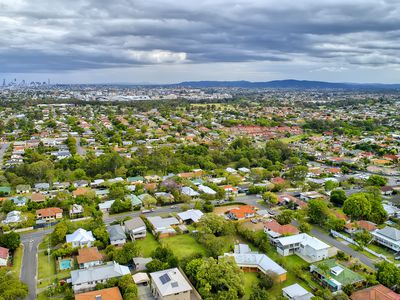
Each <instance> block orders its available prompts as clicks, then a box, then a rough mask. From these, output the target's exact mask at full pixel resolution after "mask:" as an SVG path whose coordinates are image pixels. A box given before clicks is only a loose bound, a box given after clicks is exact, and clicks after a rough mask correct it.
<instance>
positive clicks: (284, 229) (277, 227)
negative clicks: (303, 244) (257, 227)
mask: <svg viewBox="0 0 400 300" xmlns="http://www.w3.org/2000/svg"><path fill="white" fill-rule="evenodd" d="M264 227H265V228H267V229H268V230H270V231H273V232H276V233H279V234H282V235H283V234H298V233H299V230H298V229H297V228H296V227H294V226H293V225H291V224H286V225H281V224H279V223H278V222H277V221H275V220H268V221H267V222H265V223H264Z"/></svg>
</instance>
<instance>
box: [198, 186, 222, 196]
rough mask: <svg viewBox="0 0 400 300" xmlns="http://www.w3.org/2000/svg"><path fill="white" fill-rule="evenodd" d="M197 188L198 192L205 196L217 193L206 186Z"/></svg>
mask: <svg viewBox="0 0 400 300" xmlns="http://www.w3.org/2000/svg"><path fill="white" fill-rule="evenodd" d="M197 188H198V189H199V191H200V192H202V193H204V194H207V195H215V194H216V193H217V192H216V191H214V190H213V189H212V188H210V187H208V186H206V185H202V184H200V185H199V186H198V187H197Z"/></svg>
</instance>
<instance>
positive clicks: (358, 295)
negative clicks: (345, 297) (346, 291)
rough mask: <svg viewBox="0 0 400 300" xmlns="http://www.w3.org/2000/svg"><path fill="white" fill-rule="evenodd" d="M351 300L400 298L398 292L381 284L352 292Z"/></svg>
mask: <svg viewBox="0 0 400 300" xmlns="http://www.w3.org/2000/svg"><path fill="white" fill-rule="evenodd" d="M350 299H351V300H400V294H397V293H395V292H393V291H392V290H391V289H389V288H387V287H386V286H384V285H382V284H378V285H374V286H371V287H369V288H366V289H363V290H359V291H357V292H354V293H353V294H351V296H350Z"/></svg>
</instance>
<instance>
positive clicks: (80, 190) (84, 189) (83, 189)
mask: <svg viewBox="0 0 400 300" xmlns="http://www.w3.org/2000/svg"><path fill="white" fill-rule="evenodd" d="M90 191H91V189H90V188H87V187H79V188H77V189H76V190H75V191H73V192H72V195H74V196H82V195H85V194H87V193H89V192H90Z"/></svg>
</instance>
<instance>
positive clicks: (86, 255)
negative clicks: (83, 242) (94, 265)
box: [76, 247, 103, 264]
mask: <svg viewBox="0 0 400 300" xmlns="http://www.w3.org/2000/svg"><path fill="white" fill-rule="evenodd" d="M76 260H77V261H78V264H84V263H87V262H91V261H98V260H100V261H101V260H103V255H102V254H101V253H100V252H99V250H98V249H97V247H92V248H81V249H79V250H78V256H77V257H76Z"/></svg>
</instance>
